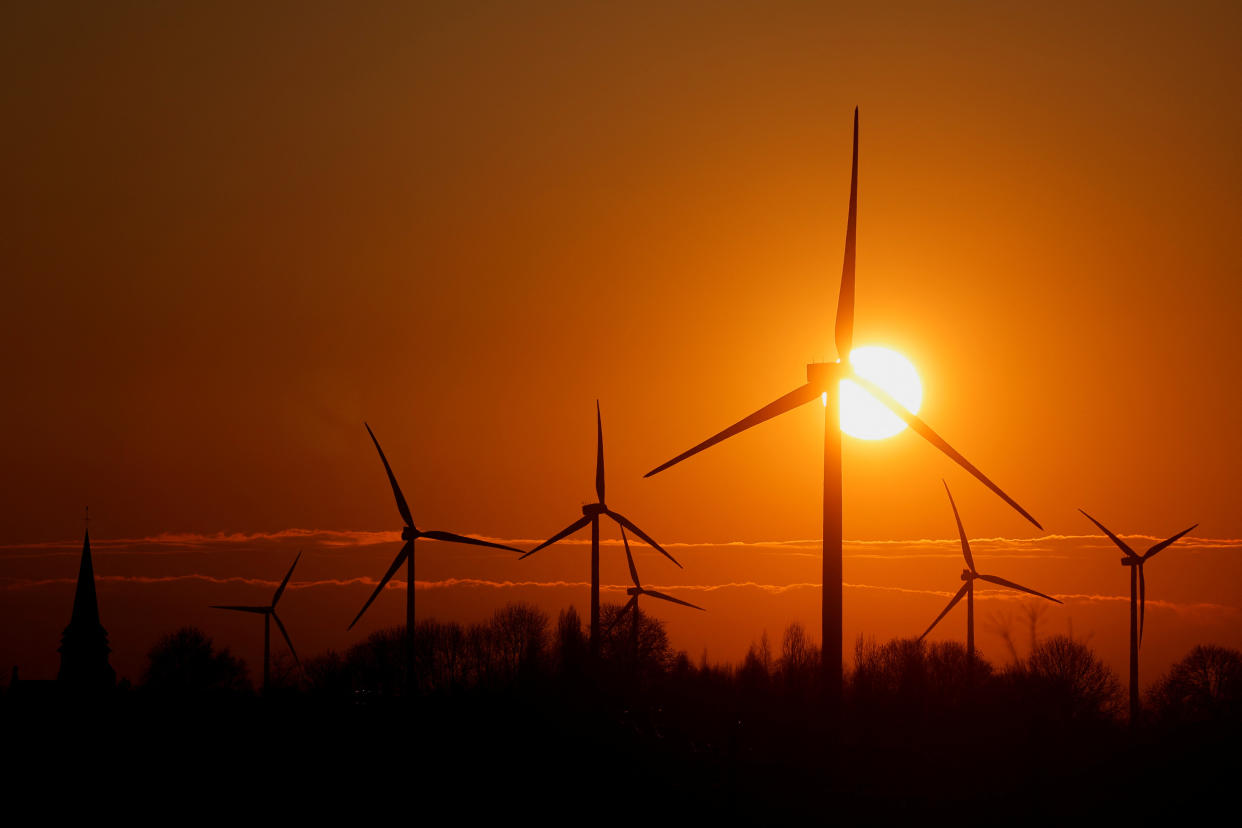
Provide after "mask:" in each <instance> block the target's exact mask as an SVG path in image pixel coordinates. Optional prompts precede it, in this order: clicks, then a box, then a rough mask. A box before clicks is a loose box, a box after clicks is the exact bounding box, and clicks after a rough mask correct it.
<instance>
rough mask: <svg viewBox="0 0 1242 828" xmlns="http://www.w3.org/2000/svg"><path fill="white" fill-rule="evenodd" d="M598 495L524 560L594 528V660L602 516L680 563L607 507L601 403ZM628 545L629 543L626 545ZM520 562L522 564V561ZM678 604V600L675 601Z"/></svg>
mask: <svg viewBox="0 0 1242 828" xmlns="http://www.w3.org/2000/svg"><path fill="white" fill-rule="evenodd" d="M595 495H596V497H598V498H599V501H598V502H596V503H588V504H587V505H585V506H583V507H582V517H580V518H578V519H577V520H575V521H574V522H573V523H571V524H569V525H568V526H566V527H565V528H564V529H562V530H561V531H559V532H557V533H556V534H555V535H553V536H552V537H550V538H548V539H547V540H546V541H544V542H543V543H541V544H539V545H538V546H536V547H535V548H534V549H532V550H530V551H529V552H527V553H526V554H525V555H523V556H522V558H529V557H530V556H531V555H533V554H535V553H536V552H538V551H539V550H540V549H543V548H544V547H545V546H550V545H552V544H554V543H556V542H557V541H558V540H560V539H561V538H564V537H566V536H568V535H572V534H573V533H574V532H577V531H578V530H579V529H581V528H583V527H584V526H586V525H587V524H588V523H589V524H590V525H591V655H592V657H595V656H598V655H599V519H600V515H607V516H608V517H610V518H612V519H613V520H614V521H616V523H617V525H618V526H620V527H621V529H622V531H623V532H624V530H626V529H629V530H630V531H631V532H633V533H634V534H635V535H638V537H640V538H642V539H643V541H645V542H646V543H647V545H648V546H650V547H651V548H652V549H655V550H656V551H657V552H660V553H662V554H663V555H664V557H666V558H668V559H669V560H670V561H672V562H673V563H675V564H677V566H679V567H680V566H681V564H679V563H677V559H676V558H674V557H673V556H672V555H670V554H669V553H668V552H667V551H665V549H664V547H662V546H660V544H658V543H656V542H655V541H654V540H652V538H651V536H650V535H648V534H647V533H646V532H644V531H643V530H642V529H639V528H638V527H637V526H635V525H634V522H633V521H632V520H630V519H629V518H627V517H626V516H625V515H623V514H621V513H620V512H614V511H613V510H612V509H609V508H608V506H607V505H606V504H605V503H604V423H603V419H602V418H601V416H600V413H599V400H596V401H595ZM627 543H628V541H627ZM519 560H521V559H520V558H519ZM673 600H675V599H673Z"/></svg>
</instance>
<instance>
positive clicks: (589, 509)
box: [582, 503, 608, 517]
mask: <svg viewBox="0 0 1242 828" xmlns="http://www.w3.org/2000/svg"><path fill="white" fill-rule="evenodd" d="M607 510H608V507H607V506H605V505H604V504H602V503H588V504H587V505H585V506H583V507H582V514H583V515H585V516H587V517H595V516H597V515H602V514H603V513H604V512H606V511H607Z"/></svg>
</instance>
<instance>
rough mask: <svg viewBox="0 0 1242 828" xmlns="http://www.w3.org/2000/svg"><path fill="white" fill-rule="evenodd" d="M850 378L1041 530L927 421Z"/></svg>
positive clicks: (855, 376)
mask: <svg viewBox="0 0 1242 828" xmlns="http://www.w3.org/2000/svg"><path fill="white" fill-rule="evenodd" d="M850 379H852V380H853V381H854V382H856V383H858V384H859V385H860V386H862V387H863V389H864V390H866V391H867V393H869V394H871V396H873V397H875V398H876V399H877V400H879V401H880V402H882V403H884V405H885V406H887V407H888V408H889V410H891V411H892V412H893V413H894V414H896V415H897V416H898V417H900V418H901V419H903V420H905V422H906V425H908V426H910V428H912V429H914V430H915V431H917V432H918V433H919V435H921V436H922V437H923V439H924V440H926V441H927V442H929V443H931V444H932V445H933V446H935V447H936V448H938V449H940V450H941V451H942V452H944V453H945V454H947V455H948V456H949V459H951V460H952V461H953V462H955V463H957V464H958V465H959V466H961V467H962V468H963V469H965V470H966V471H968V472H970V473H971V474H972V475H974V476H975V478H976V479H977V480H978V481H979V482H980V483H982V484H983V485H985V486H987V487H988V488H989V489H991V490H992V492H993V493H994V494H995V495H996V496H997V497H999V498H1000V499H1001V500H1003V501H1005V502H1006V503H1008V504H1009V505H1010V506H1012V507H1013V508H1014V509H1015V510H1016V511H1017V512H1018V514H1020V515H1022V517H1024V518H1026V519H1027V520H1029V521H1030V522H1031V523H1033V524H1035V526H1036V528H1038V529H1040V530H1043V528H1044V527H1043V526H1042V525H1041V524H1040V522H1039V521H1037V520H1036V519H1035V518H1033V517H1031V513H1030V512H1028V511H1027V510H1026V509H1023V508H1022V507H1021V506H1019V505H1018V502H1017V501H1016V500H1014V499H1013V498H1012V497H1010V496H1009V495H1007V494H1005V492H1004V491H1003V490H1002V489H1001V487H1000V486H997V485H996V484H995V483H993V482H992V481H991V480H989V479H988V477H987V475H985V474H984V473H983V472H981V471H979V470H978V469H977V468H975V466H974V464H972V463H971V462H970V461H969V460H967V459H966V458H965V457H963V456H962V455H961V454H960V453H959V452H958V451H957V449H955V448H953V446H951V445H949V444H948V443H946V442H945V441H944V438H943V437H941V436H940V435H939V434H937V433H936V432H934V431H932V430H931V426H929V425H927V423H925V422H923V421H922V420H920V419H919V418H918V417H917V416H915V415H914V414H913V413H911V412H910V410H909V409H908V408H906V407H905V406H904V405H902V404H901V403H899V402H898V401H897V400H896V399H895V398H894V397H893V396H892V395H891V394H889V393H888V392H887V391H885V390H884V389H883V388H881V387H880V386H878V385H876V384H875V383H874V382H872V381H871V380H869V379H867V378H866V377H864V376H861V375H860V374H857V373H855V372H852V371H851V372H850Z"/></svg>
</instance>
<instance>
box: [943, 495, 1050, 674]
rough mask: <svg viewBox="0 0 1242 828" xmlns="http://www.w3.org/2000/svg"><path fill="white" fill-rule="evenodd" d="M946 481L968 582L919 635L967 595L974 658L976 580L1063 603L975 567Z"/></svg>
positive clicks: (968, 648) (968, 630)
mask: <svg viewBox="0 0 1242 828" xmlns="http://www.w3.org/2000/svg"><path fill="white" fill-rule="evenodd" d="M940 482H942V483H944V490H945V493H946V494H948V495H949V505H950V506H952V507H953V519H954V520H956V521H957V535H958V537H959V538H961V539H962V557H963V558H965V559H966V568H965V569H963V570H962V580H963V581H965V582H966V583H964V584H962V588H961V589H959V590H958V591H957V594H956V595H954V596H953V597H952V598H951V599H950V600H949V604H948V606H946V607H945V608H944V609H943V610H941V611H940V614H939V615H937V616H936V620H935V621H933V622H931V626H930V627H928V628H927V631H926V632H924V633H923V634H922V635H920V636H919V641H922V640H923V639H924V638H926V637H927V633H929V632H931V631H932V630H933V629H935V627H936V625H937V624H939V623H940V619H941V618H944V617H945V616H946V615H948V614H949V610H951V609H953V608H954V607H955V606H957V602H958V601H960V600H962V596H963V595H964V596H966V652H967V653H968V654H969V655H970V657H971V658H972V659H973V658H974V657H975V581H987V582H988V583H991V584H996V585H998V586H1003V587H1008V588H1009V589H1016V590H1018V591H1019V592H1026V593H1029V594H1031V595H1034V596H1037V597H1039V598H1046V599H1047V600H1049V601H1053V602H1055V603H1058V604H1059V603H1061V602H1060V601H1058V600H1057V599H1056V598H1053V597H1052V596H1051V595H1044V594H1043V593H1042V592H1038V591H1036V590H1033V589H1031V588H1030V587H1024V586H1022V585H1021V584H1015V583H1014V582H1013V581H1006V580H1005V579H1004V578H998V577H997V576H995V575H984V574H982V573H981V572H979V570H978V569H976V568H975V559H974V556H973V555H971V554H970V541H968V540H967V539H966V530H965V529H963V528H962V517H961V515H959V514H958V513H957V504H956V503H954V502H953V492H950V491H949V484H948V483H946V482H945V481H943V480H942V481H940Z"/></svg>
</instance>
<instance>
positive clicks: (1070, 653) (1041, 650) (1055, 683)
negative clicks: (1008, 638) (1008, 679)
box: [1011, 635, 1123, 721]
mask: <svg viewBox="0 0 1242 828" xmlns="http://www.w3.org/2000/svg"><path fill="white" fill-rule="evenodd" d="M1011 676H1016V677H1019V678H1020V679H1025V680H1026V682H1027V683H1028V685H1029V687H1028V689H1030V690H1032V691H1034V692H1037V693H1041V694H1042V696H1043V700H1044V701H1045V702H1048V703H1050V704H1054V705H1056V706H1057V707H1059V708H1060V713H1061V715H1062V716H1064V717H1065V718H1067V719H1070V720H1076V721H1080V720H1087V719H1097V720H1099V719H1109V718H1114V717H1116V716H1118V715H1120V713H1121V711H1122V709H1123V697H1122V691H1121V682H1120V680H1119V679H1118V678H1117V675H1116V674H1115V673H1114V672H1113V671H1112V670H1111V669H1109V667H1108V665H1107V664H1105V663H1104V662H1103V661H1101V660H1100V659H1099V658H1098V657H1097V656H1096V654H1095V652H1094V651H1092V649H1091V648H1090V647H1088V646H1087V645H1086V644H1084V643H1082V642H1081V641H1075V640H1074V639H1072V638H1070V637H1069V636H1065V635H1054V636H1052V637H1050V638H1045V639H1044V640H1042V641H1040V642H1038V643H1037V644H1036V646H1035V649H1034V650H1032V651H1031V654H1030V655H1029V656H1028V657H1027V659H1026V661H1025V662H1024V663H1023V665H1022V666H1021V667H1020V668H1015V669H1013V670H1011Z"/></svg>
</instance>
